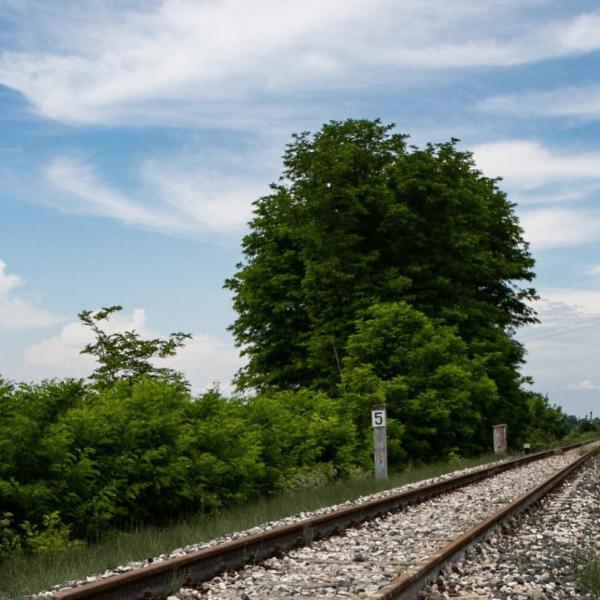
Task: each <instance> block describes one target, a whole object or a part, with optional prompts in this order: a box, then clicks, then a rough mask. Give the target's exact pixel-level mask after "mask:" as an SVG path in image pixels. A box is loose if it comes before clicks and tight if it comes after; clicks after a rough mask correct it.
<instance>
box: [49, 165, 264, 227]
mask: <svg viewBox="0 0 600 600" xmlns="http://www.w3.org/2000/svg"><path fill="white" fill-rule="evenodd" d="M46 175H47V178H48V180H49V182H50V183H51V184H52V185H53V186H54V188H55V189H57V190H60V191H61V192H62V193H61V194H60V195H58V196H57V195H56V194H52V195H48V196H47V198H46V202H47V203H49V204H51V205H52V206H55V207H57V208H60V209H62V210H64V211H68V212H73V213H77V214H88V215H95V216H101V217H108V218H112V219H116V220H118V221H121V222H123V223H125V224H128V225H137V226H141V227H145V228H149V229H154V230H158V231H162V232H168V233H196V232H207V231H216V232H228V231H239V230H240V228H242V227H243V226H244V224H245V223H246V222H247V221H248V219H249V217H250V214H251V205H252V202H253V201H254V200H256V198H258V197H259V196H260V195H262V194H264V193H266V192H267V191H268V182H267V181H263V182H258V181H257V180H256V178H252V177H250V178H249V179H246V178H244V177H243V176H239V175H235V174H234V175H229V176H226V175H225V174H224V173H220V172H216V171H212V170H210V169H205V168H202V167H201V166H195V167H193V166H191V165H188V166H187V168H186V169H183V168H181V167H180V166H177V165H175V164H172V163H168V162H162V163H157V162H154V161H149V162H147V163H145V164H144V165H143V166H142V168H141V169H140V184H139V190H138V191H137V192H136V193H135V196H134V195H133V193H132V192H129V193H126V192H124V191H121V190H119V189H117V188H116V187H114V186H111V185H109V184H107V183H106V182H105V181H103V180H102V179H101V177H99V175H98V174H97V173H96V172H95V170H94V169H93V167H92V166H91V165H90V164H88V163H87V162H85V161H82V160H79V159H73V158H69V157H59V158H56V159H55V160H54V161H53V162H52V163H51V164H50V165H49V166H48V168H47V171H46Z"/></svg>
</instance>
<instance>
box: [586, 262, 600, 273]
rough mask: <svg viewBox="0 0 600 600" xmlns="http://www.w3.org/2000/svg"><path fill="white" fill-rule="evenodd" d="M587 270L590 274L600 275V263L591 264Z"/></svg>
mask: <svg viewBox="0 0 600 600" xmlns="http://www.w3.org/2000/svg"><path fill="white" fill-rule="evenodd" d="M585 272H586V273H587V274H588V275H592V276H596V275H600V264H598V265H590V266H589V267H588V268H587V269H586V270H585Z"/></svg>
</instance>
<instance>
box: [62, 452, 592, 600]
mask: <svg viewBox="0 0 600 600" xmlns="http://www.w3.org/2000/svg"><path fill="white" fill-rule="evenodd" d="M599 450H600V446H598V445H594V446H593V447H592V448H587V447H586V448H585V450H584V449H583V448H577V447H567V448H563V449H559V450H552V451H546V452H541V453H537V454H532V455H528V456H524V457H521V458H518V459H513V460H510V461H505V462H503V463H500V464H494V465H492V466H491V467H487V468H483V469H480V470H476V471H472V472H469V473H466V474H462V475H457V476H454V477H451V478H448V479H445V480H442V481H438V482H436V483H431V484H428V485H423V486H419V487H416V488H414V489H410V490H405V491H401V492H398V493H395V494H392V495H389V496H387V497H383V498H378V499H376V500H371V501H369V502H366V503H363V504H358V505H355V506H351V507H347V508H343V509H340V510H336V511H333V512H330V513H326V514H324V515H320V516H317V517H313V518H310V519H306V520H304V521H300V522H297V523H294V524H291V525H285V526H282V527H278V528H276V529H272V530H270V531H266V532H263V533H259V534H255V535H250V536H246V537H242V538H240V539H237V540H234V541H231V542H226V543H223V544H219V545H216V546H213V547H209V548H205V549H202V550H200V551H198V552H194V553H191V554H188V555H184V556H180V557H177V558H173V559H169V560H166V561H163V562H160V563H155V564H150V565H149V566H146V567H144V568H142V569H139V570H137V571H132V572H129V573H125V574H122V575H116V576H114V577H109V578H107V579H104V580H101V581H97V582H94V583H91V584H88V585H82V586H79V587H76V588H73V589H71V590H67V591H61V592H57V593H55V594H54V595H53V598H54V599H55V600H80V599H81V600H83V599H87V598H89V599H94V600H109V599H110V600H121V599H125V598H127V599H129V600H137V599H141V598H156V597H165V596H166V595H168V594H169V593H172V591H173V589H177V588H180V587H183V589H184V590H186V589H187V591H183V592H182V596H181V597H189V598H194V597H198V598H221V599H230V598H231V599H233V598H240V599H251V600H255V599H257V600H267V599H268V600H275V599H276V598H296V599H300V598H307V599H308V598H313V599H316V598H332V597H335V598H344V597H345V598H365V599H369V600H392V599H394V598H402V599H404V598H415V597H416V596H417V593H418V591H419V590H420V589H422V588H423V587H424V586H425V585H426V584H427V583H428V582H430V581H431V580H432V579H433V578H435V576H436V575H437V574H438V573H439V571H440V570H441V569H442V568H443V567H444V565H445V564H447V563H448V562H450V561H453V560H455V559H456V558H457V557H459V556H460V555H461V554H462V553H464V552H465V551H466V549H467V548H468V547H469V546H470V545H471V544H473V543H474V542H475V541H476V540H477V539H479V538H481V537H482V536H485V535H486V534H487V533H488V532H489V531H490V530H492V529H493V528H495V527H497V526H498V525H499V524H501V523H502V522H503V521H505V520H507V519H509V518H511V517H512V516H513V515H515V514H517V513H518V512H520V511H522V510H524V509H525V508H527V507H528V506H530V505H531V504H533V503H534V502H535V501H536V500H537V499H539V498H540V497H541V496H543V495H544V494H545V493H547V492H548V491H549V490H551V489H553V488H554V487H556V486H557V485H558V484H560V482H561V481H563V480H564V479H565V478H566V477H568V476H569V475H570V474H571V473H572V472H573V471H574V470H576V469H577V468H578V467H579V466H580V465H581V464H582V463H583V462H584V461H585V460H587V458H589V457H591V456H592V455H593V454H595V453H597V452H598V451H599ZM442 495H443V497H442ZM401 509H403V510H401ZM285 553H287V554H285Z"/></svg>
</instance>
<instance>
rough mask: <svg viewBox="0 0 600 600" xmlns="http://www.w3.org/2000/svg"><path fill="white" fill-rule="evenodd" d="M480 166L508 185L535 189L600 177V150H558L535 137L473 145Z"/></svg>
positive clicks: (484, 171) (486, 172) (488, 173)
mask: <svg viewBox="0 0 600 600" xmlns="http://www.w3.org/2000/svg"><path fill="white" fill-rule="evenodd" d="M473 154H474V157H475V161H476V163H477V166H478V167H479V168H480V169H481V170H482V171H483V173H484V174H485V175H487V176H488V177H502V178H503V180H504V181H505V182H506V184H507V185H508V186H509V187H512V188H518V189H521V190H522V189H525V190H528V189H532V188H536V187H539V186H542V185H544V184H547V183H554V182H563V181H565V180H570V181H581V180H584V181H585V180H587V181H588V182H589V181H593V180H600V152H582V153H566V152H565V153H557V152H553V151H551V150H549V149H548V148H546V147H544V146H543V145H542V144H540V143H538V142H535V141H532V140H502V141H495V142H489V143H486V144H480V145H478V146H475V147H474V148H473Z"/></svg>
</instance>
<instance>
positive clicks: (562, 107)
mask: <svg viewBox="0 0 600 600" xmlns="http://www.w3.org/2000/svg"><path fill="white" fill-rule="evenodd" d="M477 108H479V109H480V110H484V111H488V112H499V113H509V114H511V115H515V116H518V117H535V118H538V117H581V118H585V119H597V118H599V117H600V85H586V86H577V87H575V86H565V87H563V88H560V89H556V90H540V91H535V92H527V93H524V94H506V95H500V96H493V97H492V98H487V99H485V100H483V101H482V102H480V103H479V104H478V105H477Z"/></svg>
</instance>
